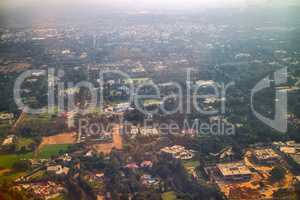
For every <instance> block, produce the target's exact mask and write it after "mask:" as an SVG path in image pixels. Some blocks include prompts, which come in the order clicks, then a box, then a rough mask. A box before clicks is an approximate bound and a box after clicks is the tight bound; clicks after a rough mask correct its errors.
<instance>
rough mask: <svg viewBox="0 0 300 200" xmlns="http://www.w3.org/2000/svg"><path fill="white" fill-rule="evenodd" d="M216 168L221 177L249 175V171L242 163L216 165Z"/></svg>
mask: <svg viewBox="0 0 300 200" xmlns="http://www.w3.org/2000/svg"><path fill="white" fill-rule="evenodd" d="M217 167H218V168H219V170H220V171H221V173H222V175H223V176H235V175H249V174H251V171H250V170H249V168H248V167H247V166H246V165H244V163H242V162H237V163H226V164H218V165H217Z"/></svg>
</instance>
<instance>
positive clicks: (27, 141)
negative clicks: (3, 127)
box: [17, 138, 34, 150]
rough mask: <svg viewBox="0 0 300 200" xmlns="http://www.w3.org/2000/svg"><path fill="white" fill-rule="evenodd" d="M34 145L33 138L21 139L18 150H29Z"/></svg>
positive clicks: (18, 142)
mask: <svg viewBox="0 0 300 200" xmlns="http://www.w3.org/2000/svg"><path fill="white" fill-rule="evenodd" d="M32 143H34V141H33V139H31V138H19V139H18V141H17V150H20V149H21V148H22V147H25V148H26V149H28V148H29V145H30V144H32Z"/></svg>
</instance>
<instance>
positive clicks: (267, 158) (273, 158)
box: [253, 149, 281, 164]
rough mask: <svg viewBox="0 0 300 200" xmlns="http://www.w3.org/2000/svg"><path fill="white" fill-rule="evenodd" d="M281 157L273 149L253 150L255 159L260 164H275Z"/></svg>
mask: <svg viewBox="0 0 300 200" xmlns="http://www.w3.org/2000/svg"><path fill="white" fill-rule="evenodd" d="M280 158H281V157H280V156H279V155H278V154H277V153H276V152H275V151H274V150H273V149H257V150H254V151H253V159H254V161H255V162H256V163H258V164H274V163H276V162H278V161H279V160H280Z"/></svg>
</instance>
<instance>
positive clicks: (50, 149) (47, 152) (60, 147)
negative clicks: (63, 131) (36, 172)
mask: <svg viewBox="0 0 300 200" xmlns="http://www.w3.org/2000/svg"><path fill="white" fill-rule="evenodd" d="M69 146H70V144H52V145H46V146H44V147H42V148H41V149H40V150H39V152H38V155H37V158H39V159H48V158H50V157H51V156H55V155H58V154H59V152H60V151H62V152H66V151H67V149H68V147H69Z"/></svg>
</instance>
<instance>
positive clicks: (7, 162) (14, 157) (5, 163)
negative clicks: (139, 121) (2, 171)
mask: <svg viewBox="0 0 300 200" xmlns="http://www.w3.org/2000/svg"><path fill="white" fill-rule="evenodd" d="M30 158H32V153H26V154H6V155H0V167H2V168H11V167H12V166H13V164H14V163H15V162H17V161H19V160H22V159H30Z"/></svg>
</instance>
